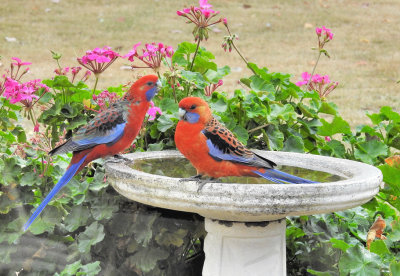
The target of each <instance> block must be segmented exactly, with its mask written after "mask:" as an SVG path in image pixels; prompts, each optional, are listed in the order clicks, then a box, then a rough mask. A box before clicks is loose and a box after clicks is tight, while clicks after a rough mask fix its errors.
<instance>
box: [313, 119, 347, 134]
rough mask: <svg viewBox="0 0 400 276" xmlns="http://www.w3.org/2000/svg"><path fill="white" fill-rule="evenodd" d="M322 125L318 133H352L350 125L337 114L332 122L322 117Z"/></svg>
mask: <svg viewBox="0 0 400 276" xmlns="http://www.w3.org/2000/svg"><path fill="white" fill-rule="evenodd" d="M321 122H322V126H320V127H319V128H318V132H317V133H318V135H321V136H332V135H334V134H336V133H343V134H351V129H350V125H349V123H348V122H346V121H345V120H343V118H342V117H339V116H335V118H334V119H333V120H332V122H331V123H328V122H327V121H325V120H324V119H322V118H321Z"/></svg>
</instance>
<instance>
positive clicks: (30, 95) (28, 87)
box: [3, 78, 49, 107]
mask: <svg viewBox="0 0 400 276" xmlns="http://www.w3.org/2000/svg"><path fill="white" fill-rule="evenodd" d="M40 88H44V93H46V92H48V91H49V88H48V87H47V86H46V85H45V84H43V83H41V80H39V79H36V80H31V81H28V82H25V83H19V82H18V81H16V80H14V79H12V78H6V81H5V82H4V93H3V96H4V97H5V98H7V99H9V100H10V103H12V104H15V103H18V102H21V103H22V104H23V105H25V106H26V107H29V106H32V101H33V99H38V98H39V96H38V95H36V94H35V93H36V92H37V91H38V90H39V89H40Z"/></svg>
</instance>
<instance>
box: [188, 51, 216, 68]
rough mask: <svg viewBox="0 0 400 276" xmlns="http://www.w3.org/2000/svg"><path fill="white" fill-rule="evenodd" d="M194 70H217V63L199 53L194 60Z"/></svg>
mask: <svg viewBox="0 0 400 276" xmlns="http://www.w3.org/2000/svg"><path fill="white" fill-rule="evenodd" d="M193 70H194V71H198V72H205V71H207V70H214V71H217V64H216V63H215V62H212V61H209V60H208V59H206V58H203V57H201V56H199V55H197V56H196V59H195V61H194V66H193Z"/></svg>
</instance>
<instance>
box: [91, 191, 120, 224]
mask: <svg viewBox="0 0 400 276" xmlns="http://www.w3.org/2000/svg"><path fill="white" fill-rule="evenodd" d="M118 209H119V207H118V203H117V202H116V199H115V197H113V196H109V195H108V194H103V195H102V196H98V198H97V199H96V200H95V201H94V202H92V204H91V208H90V211H91V213H92V216H93V218H94V219H95V220H102V219H110V218H111V217H112V215H113V213H114V212H116V211H118Z"/></svg>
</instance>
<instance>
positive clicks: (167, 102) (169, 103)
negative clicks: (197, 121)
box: [159, 98, 179, 114]
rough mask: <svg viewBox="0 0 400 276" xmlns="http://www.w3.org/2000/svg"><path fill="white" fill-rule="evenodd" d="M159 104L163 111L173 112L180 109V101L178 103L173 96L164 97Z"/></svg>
mask: <svg viewBox="0 0 400 276" xmlns="http://www.w3.org/2000/svg"><path fill="white" fill-rule="evenodd" d="M159 106H160V109H161V110H162V111H163V112H169V113H171V114H172V113H175V112H177V111H178V109H179V107H178V103H176V102H175V101H174V99H172V98H164V99H162V100H161V102H160V103H159Z"/></svg>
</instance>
